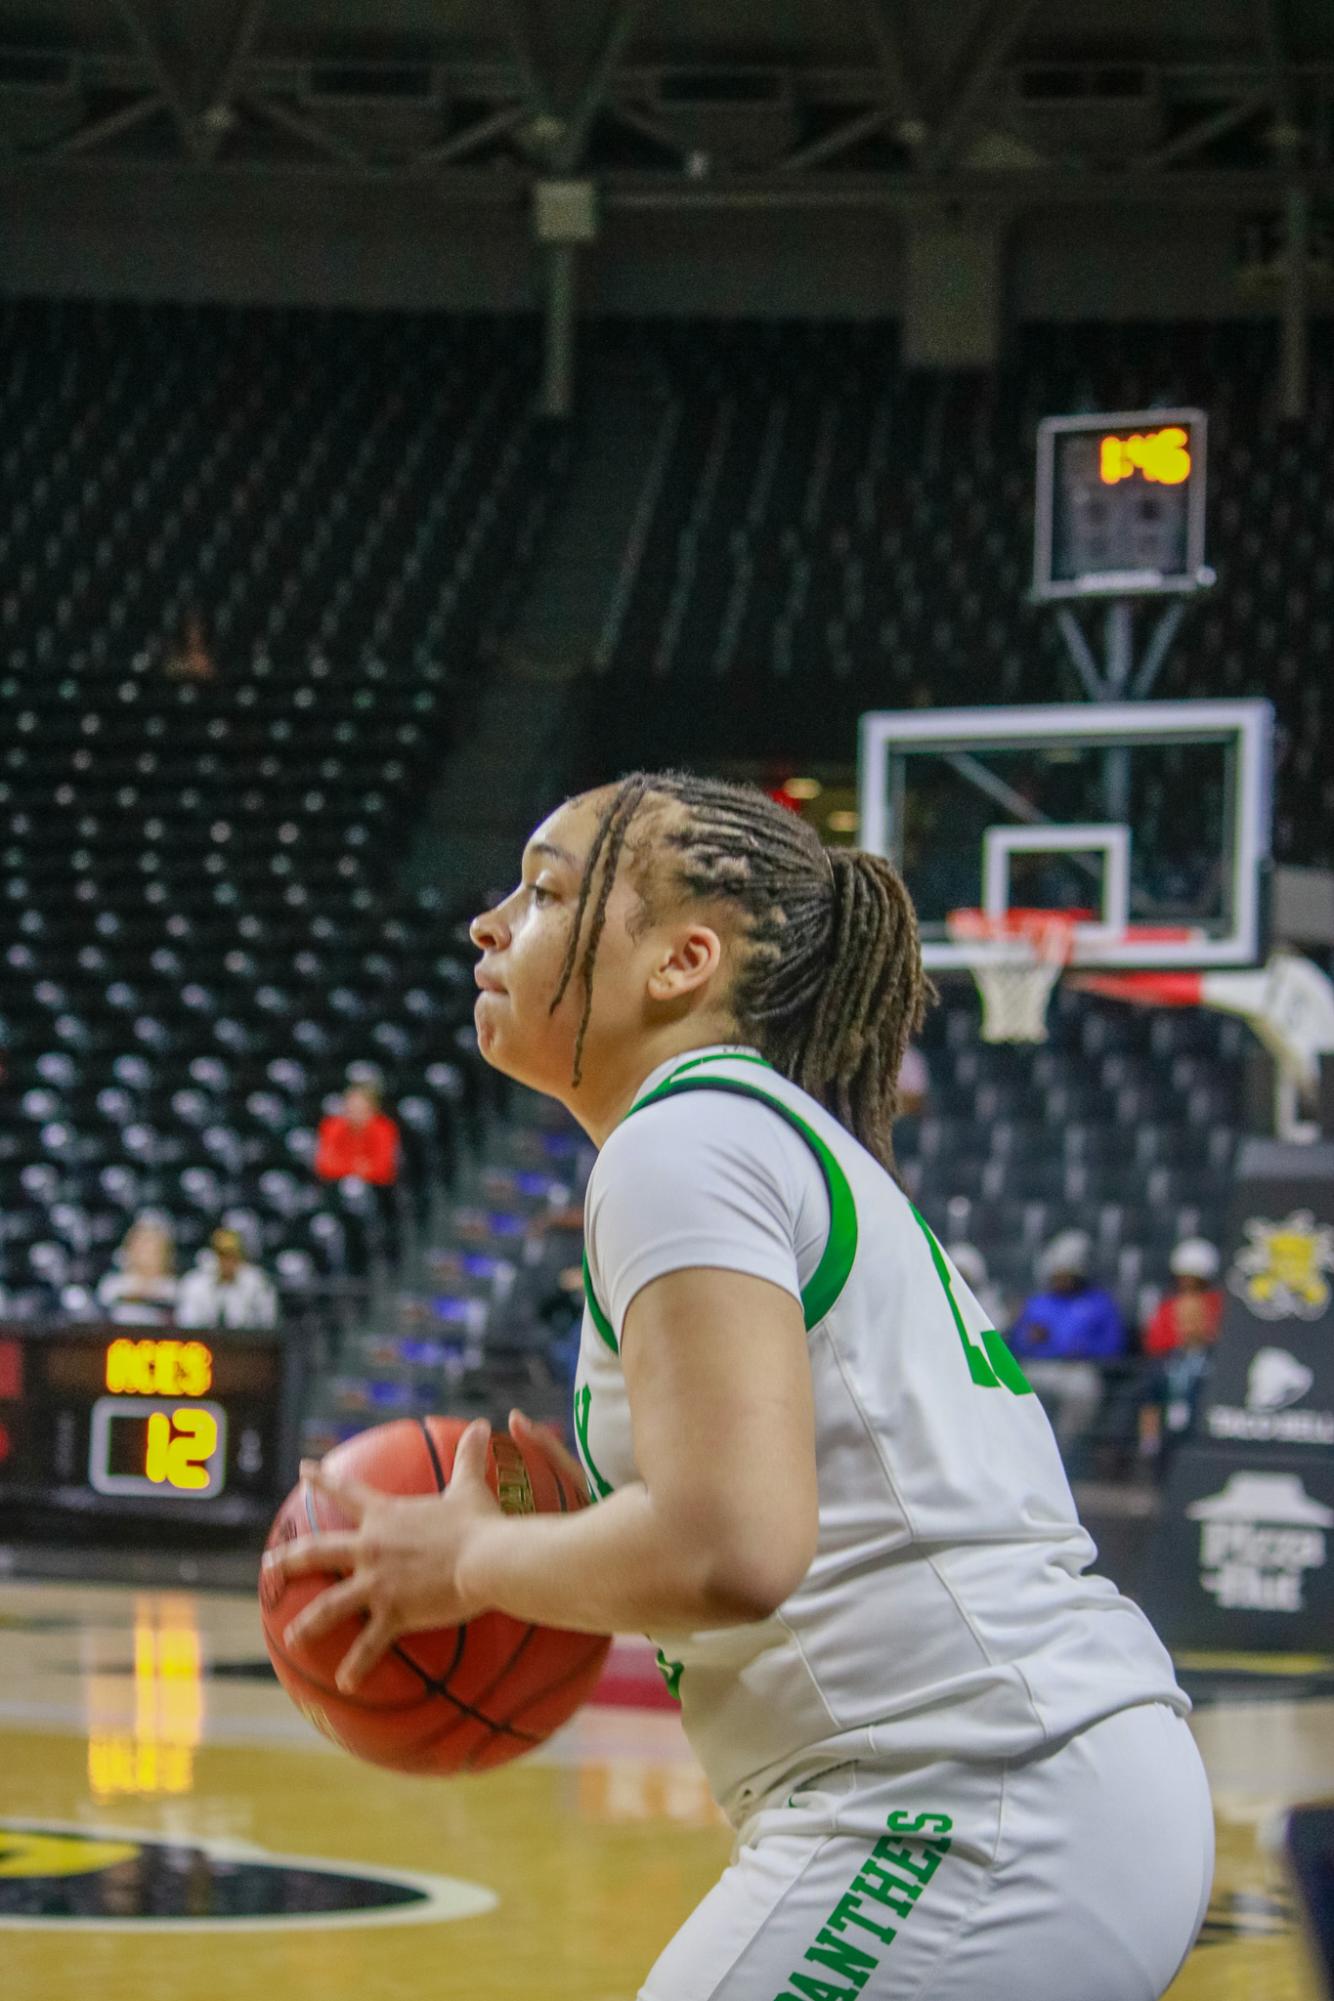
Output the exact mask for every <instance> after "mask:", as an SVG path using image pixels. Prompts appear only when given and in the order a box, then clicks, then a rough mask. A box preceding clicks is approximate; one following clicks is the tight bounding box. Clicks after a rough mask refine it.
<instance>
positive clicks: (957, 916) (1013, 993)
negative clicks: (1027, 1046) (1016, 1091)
mask: <svg viewBox="0 0 1334 2001" xmlns="http://www.w3.org/2000/svg"><path fill="white" fill-rule="evenodd" d="M949 930H950V936H951V937H952V938H956V939H958V940H959V942H960V943H961V944H967V945H970V946H975V947H976V948H977V951H976V957H975V958H973V959H971V960H970V963H969V971H970V972H971V973H972V975H973V978H974V979H975V980H976V982H977V990H978V992H979V994H980V995H981V996H982V1040H983V1041H984V1042H1045V1041H1046V1040H1047V1002H1048V1000H1049V999H1050V997H1051V991H1052V988H1053V987H1054V986H1055V985H1056V982H1057V980H1058V979H1059V978H1060V976H1061V972H1062V969H1063V968H1064V967H1065V966H1066V965H1068V964H1069V961H1070V949H1071V942H1072V938H1073V933H1074V925H1073V922H1072V921H1071V919H1069V918H1068V917H1065V916H1062V915H1060V914H1059V913H1056V912H1050V913H1049V912H1046V911H1031V912H1030V911H1025V912H1023V913H1022V914H1020V913H1019V912H1016V911H1009V912H1007V913H1006V915H1005V916H1004V917H988V916H987V915H986V913H985V912H984V911H981V910H953V911H951V912H950V916H949Z"/></svg>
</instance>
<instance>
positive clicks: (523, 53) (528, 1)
mask: <svg viewBox="0 0 1334 2001" xmlns="http://www.w3.org/2000/svg"><path fill="white" fill-rule="evenodd" d="M497 4H498V6H499V10H500V14H501V19H502V22H503V26H504V31H505V39H506V41H507V42H508V43H509V45H510V52H511V54H512V55H513V57H514V62H515V66H516V68H517V69H518V72H519V82H520V84H521V86H522V89H523V94H524V96H525V98H526V99H527V101H528V105H529V108H530V110H531V111H532V112H533V113H534V115H535V116H536V117H538V118H550V117H551V115H552V111H553V108H554V106H553V99H552V94H551V87H550V85H549V84H548V82H547V80H546V77H545V75H544V74H543V71H542V65H541V63H540V62H539V61H538V56H537V36H536V34H535V32H534V30H535V23H534V20H533V12H534V4H533V0H497Z"/></svg>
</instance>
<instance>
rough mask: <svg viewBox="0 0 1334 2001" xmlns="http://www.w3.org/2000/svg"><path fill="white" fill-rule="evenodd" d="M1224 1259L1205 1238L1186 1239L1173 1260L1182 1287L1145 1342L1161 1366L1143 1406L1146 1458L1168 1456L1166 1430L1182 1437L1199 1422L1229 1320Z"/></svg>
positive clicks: (1148, 1329)
mask: <svg viewBox="0 0 1334 2001" xmlns="http://www.w3.org/2000/svg"><path fill="white" fill-rule="evenodd" d="M1219 1263H1220V1260H1219V1256H1218V1251H1217V1249H1216V1248H1215V1246H1214V1245H1213V1244H1211V1243H1208V1242H1207V1241H1206V1240H1205V1239H1204V1238H1203V1237H1186V1238H1184V1239H1183V1240H1182V1242H1181V1243H1179V1244H1178V1245H1177V1247H1176V1249H1175V1250H1174V1251H1173V1253H1172V1256H1171V1259H1170V1260H1169V1265H1168V1269H1169V1270H1170V1271H1171V1274H1172V1276H1173V1278H1174V1279H1175V1280H1176V1290H1175V1291H1174V1292H1171V1293H1169V1294H1168V1295H1167V1297H1166V1299H1164V1300H1163V1301H1162V1302H1161V1304H1160V1305H1159V1307H1158V1308H1157V1311H1156V1312H1155V1313H1154V1314H1153V1316H1152V1317H1151V1319H1150V1320H1149V1323H1148V1325H1147V1326H1146V1327H1145V1329H1144V1333H1143V1336H1142V1342H1141V1344H1142V1346H1143V1349H1144V1352H1145V1354H1146V1355H1151V1356H1153V1357H1154V1358H1155V1359H1156V1360H1158V1361H1159V1362H1160V1364H1161V1366H1160V1367H1159V1368H1158V1369H1156V1370H1155V1371H1154V1373H1153V1377H1152V1379H1151V1381H1150V1383H1149V1386H1148V1389H1147V1391H1146V1393H1145V1397H1144V1401H1143V1402H1142V1403H1141V1404H1140V1407H1139V1449H1140V1457H1141V1458H1142V1459H1146V1460H1153V1459H1160V1458H1161V1457H1162V1454H1163V1445H1164V1432H1166V1434H1167V1436H1168V1437H1169V1438H1171V1439H1177V1438H1181V1437H1183V1436H1184V1435H1185V1434H1186V1433H1187V1432H1188V1431H1189V1430H1190V1429H1191V1426H1192V1425H1193V1424H1194V1421H1195V1411H1196V1407H1197V1405H1198V1403H1199V1396H1200V1388H1201V1385H1202V1384H1203V1381H1204V1378H1205V1375H1206V1374H1207V1372H1208V1366H1209V1354H1210V1350H1211V1349H1212V1347H1213V1345H1214V1342H1215V1341H1216V1340H1217V1339H1218V1330H1219V1327H1220V1326H1221V1325H1222V1320H1223V1294H1222V1291H1221V1289H1220V1288H1219V1287H1218V1286H1217V1285H1216V1284H1215V1283H1214V1281H1215V1280H1216V1279H1217V1277H1218V1270H1219Z"/></svg>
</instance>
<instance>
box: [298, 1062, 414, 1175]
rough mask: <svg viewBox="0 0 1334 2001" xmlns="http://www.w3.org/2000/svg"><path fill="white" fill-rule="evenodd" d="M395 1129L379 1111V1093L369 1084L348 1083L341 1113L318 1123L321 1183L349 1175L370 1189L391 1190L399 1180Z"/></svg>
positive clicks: (317, 1158)
mask: <svg viewBox="0 0 1334 2001" xmlns="http://www.w3.org/2000/svg"><path fill="white" fill-rule="evenodd" d="M398 1155H399V1146H398V1127H397V1126H396V1125H395V1123H394V1121H393V1120H392V1119H391V1118H390V1117H389V1115H388V1113H387V1112H383V1111H381V1109H380V1093H379V1090H378V1089H377V1088H376V1086H375V1085H373V1084H371V1083H370V1082H369V1081H366V1082H361V1083H350V1084H349V1085H348V1087H347V1089H346V1091H344V1093H343V1104H342V1110H341V1111H338V1112H330V1113H329V1114H328V1116H327V1117H326V1118H324V1119H321V1121H320V1130H319V1139H318V1143H317V1145H316V1149H315V1172H316V1174H318V1175H319V1177H320V1179H321V1181H344V1180H346V1179H347V1178H348V1177H349V1176H352V1177H353V1178H355V1179H356V1180H358V1181H368V1182H369V1183H370V1184H371V1186H372V1187H373V1188H392V1187H393V1185H394V1183H395V1182H396V1181H397V1179H398Z"/></svg>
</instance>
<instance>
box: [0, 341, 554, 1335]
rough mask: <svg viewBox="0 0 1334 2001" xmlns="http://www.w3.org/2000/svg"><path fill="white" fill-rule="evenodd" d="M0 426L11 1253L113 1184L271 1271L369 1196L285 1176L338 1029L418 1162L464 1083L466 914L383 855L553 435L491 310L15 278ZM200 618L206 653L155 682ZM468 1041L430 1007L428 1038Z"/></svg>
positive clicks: (351, 1248) (330, 1263)
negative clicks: (331, 311) (110, 302)
mask: <svg viewBox="0 0 1334 2001" xmlns="http://www.w3.org/2000/svg"><path fill="white" fill-rule="evenodd" d="M0 323H2V324H3V328H4V339H5V352H6V355H7V372H6V373H5V374H4V376H3V378H0V379H2V380H3V395H0V403H2V404H3V409H4V426H3V431H2V432H0V437H3V440H4V444H3V449H0V574H3V576H4V578H5V587H4V592H3V597H0V643H2V644H3V664H2V665H0V698H2V699H3V701H4V705H5V712H6V716H7V719H8V728H7V730H6V733H5V741H4V744H3V745H0V806H2V807H3V811H4V816H5V827H6V832H5V835H4V847H3V881H2V883H0V895H2V896H3V908H4V914H5V925H4V929H5V933H6V937H5V941H4V944H3V948H2V956H0V1046H3V1047H4V1048H5V1049H6V1050H7V1063H8V1068H9V1072H10V1078H11V1086H12V1090H13V1093H14V1103H13V1106H12V1112H13V1116H12V1117H11V1119H10V1120H9V1121H8V1122H7V1125H8V1129H7V1131H6V1133H5V1134H4V1135H3V1137H0V1155H2V1157H0V1218H3V1233H4V1240H5V1242H4V1272H3V1280H4V1283H5V1285H6V1287H7V1289H8V1291H9V1293H10V1295H11V1302H12V1301H13V1300H14V1299H15V1297H16V1298H17V1303H18V1304H19V1305H20V1306H23V1305H25V1304H26V1305H28V1306H30V1307H33V1308H34V1309H39V1308H40V1307H41V1306H42V1305H43V1304H50V1303H51V1301H52V1300H53V1298H55V1297H56V1296H58V1295H59V1294H60V1292H61V1291H62V1290H64V1289H65V1288H66V1287H67V1286H68V1285H70V1284H72V1283H86V1282H87V1281H88V1280H89V1279H90V1278H93V1277H95V1276H96V1275H97V1274H98V1273H100V1272H101V1271H102V1270H104V1269H105V1268H106V1264H107V1261H108V1258H109V1255H110V1250H111V1248H112V1246H113V1245H114V1244H115V1242H116V1241H117V1240H118V1239H119V1237H120V1235H121V1234H122V1233H123V1231H124V1229H125V1227H126V1223H127V1221H128V1219H129V1218H130V1216H131V1215H132V1214H133V1212H134V1211H135V1210H136V1209H137V1208H138V1207H140V1206H141V1205H143V1204H145V1203H151V1204H154V1205H157V1206H160V1207H162V1208H163V1209H165V1210H167V1211H168V1212H169V1213H170V1214H171V1216H172V1217H173V1218H174V1219H175V1221H176V1224H177V1228H178V1232H179V1235H180V1239H181V1247H182V1249H183V1250H184V1251H185V1252H186V1253H188V1252H189V1251H191V1250H192V1249H193V1248H194V1247H195V1246H196V1245H197V1244H198V1243H199V1242H200V1241H201V1240H202V1238H203V1237H204V1236H205V1235H206V1234H207V1231H208V1229H209V1228H210V1227H211V1226H212V1225H213V1224H214V1223H216V1222H217V1220H218V1219H219V1216H220V1214H221V1213H222V1212H223V1211H228V1212H232V1213H235V1212H237V1211H240V1212H241V1214H242V1215H243V1216H244V1217H246V1218H247V1219H248V1221H249V1223H250V1226H251V1234H252V1237H253V1238H254V1240H255V1242H256V1247H257V1248H260V1249H262V1251H263V1253H264V1255H265V1256H266V1257H267V1258H269V1259H271V1260H275V1261H276V1266H277V1271H278V1275H279V1277H280V1278H282V1279H285V1280H287V1281H288V1282H290V1283H291V1284H292V1285H293V1286H295V1287H300V1286H301V1285H302V1284H303V1283H307V1282H309V1281H311V1280H313V1279H314V1278H315V1277H317V1276H319V1275H320V1274H323V1275H324V1276H326V1277H328V1276H334V1277H336V1276H338V1275H339V1274H341V1273H345V1272H346V1271H348V1270H349V1269H353V1270H355V1269H356V1268H357V1267H358V1266H359V1265H361V1264H364V1261H365V1255H366V1250H367V1239H368V1236H371V1235H373V1232H374V1227H375V1224H374V1217H373V1214H372V1213H371V1212H370V1211H369V1209H364V1208H363V1207H362V1206H361V1205H359V1203H358V1202H357V1201H356V1200H351V1201H341V1202H340V1200H339V1198H338V1196H337V1193H336V1192H335V1193H332V1194H331V1193H330V1192H329V1191H327V1190H324V1189H323V1188H322V1187H321V1186H320V1184H318V1183H315V1182H314V1181H313V1180H312V1176H311V1172H310V1161H311V1155H312V1151H313V1143H314V1142H313V1128H314V1126H315V1124H316V1123H317V1121H318V1118H319V1115H320V1111H321V1108H322V1105H323V1104H324V1102H325V1101H326V1099H327V1097H328V1094H329V1093H330V1092H331V1091H333V1090H334V1089H335V1088H336V1087H337V1086H338V1085H339V1084H340V1083H341V1081H342V1077H343V1073H344V1071H345V1069H346V1066H347V1064H348V1062H349V1061H351V1060H353V1059H363V1060H370V1061H373V1062H375V1063H377V1064H378V1065H379V1066H380V1068H381V1069H382V1070H383V1071H384V1073H385V1074H386V1077H387V1079H388V1082H389V1086H390V1090H391V1093H392V1095H393V1097H394V1098H395V1099H396V1101H397V1111H398V1115H399V1118H400V1123H401V1125H402V1128H403V1132H404V1143H405V1151H406V1155H407V1165H408V1170H409V1173H408V1179H409V1181H410V1183H411V1184H412V1185H413V1186H414V1187H415V1188H417V1189H418V1190H421V1189H424V1188H425V1187H426V1186H427V1185H428V1183H429V1182H430V1180H431V1179H432V1178H433V1177H438V1175H439V1174H440V1173H441V1172H442V1171H443V1169H444V1168H445V1167H446V1166H447V1165H448V1163H449V1161H450V1159H451V1157H452V1152H453V1148H454V1144H455V1137H456V1128H457V1124H458V1119H459V1115H460V1107H461V1106H462V1109H463V1110H464V1111H465V1112H466V1110H467V1105H468V1102H469V1101H471V1102H472V1104H473V1109H474V1110H475V1109H476V1093H477V1090H478V1088H479V1085H478V1081H477V1079H476V1078H475V1077H474V1076H473V1074H472V1070H473V1067H474V1066H475V1064H476V1059H475V1056H474V1055H472V1054H471V1029H470V1027H469V1026H468V1024H469V1023H470V1020H471V1002H472V994H473V988H472V982H471V978H470V967H471V963H472V958H473V954H472V952H471V949H470V947H469V946H468V943H467V937H466V928H464V927H463V925H462V923H461V920H462V918H463V917H464V916H465V915H466V913H464V912H462V911H459V910H451V909H446V908H442V907H440V905H439V900H438V898H434V897H432V896H431V895H429V894H427V895H418V896H406V895H403V894H401V893H400V892H399V891H398V889H397V888H396V886H395V872H396V869H397V866H398V865H399V863H400V862H401V858H402V852H403V841H404V834H405V831H406V830H407V829H408V828H409V827H410V825H411V818H412V815H413V813H414V812H415V811H416V810H417V809H418V808H419V806H420V805H421V804H422V803H423V800H424V798H425V796H426V794H427V793H428V791H429V787H430V783H431V778H432V775H433V773H434V771H435V770H436V769H437V767H438V765H439V761H440V758H441V755H442V752H443V751H445V750H446V749H447V748H448V746H449V744H450V743H451V741H452V740H454V739H455V738H456V737H457V735H458V733H459V731H460V730H461V729H463V728H465V727H466V722H467V714H468V705H469V694H470V686H471V684H473V683H474V682H475V679H476V674H477V668H478V662H479V658H482V657H484V656H485V654H486V652H487V649H488V647H489V645H490V644H491V643H492V641H493V638H494V635H495V633H496V632H497V630H500V629H503V626H504V623H505V620H506V619H507V617H508V615H509V610H510V607H511V605H512V602H513V596H514V592H515V591H516V590H517V588H518V587H519V584H520V581H521V578H522V575H523V572H524V566H525V561H526V558H527V556H528V554H529V552H530V551H531V549H532V547H533V545H534V542H535V539H536V536H537V534H538V531H539V528H540V525H541V521H542V518H543V514H544V511H545V509H546V506H547V504H548V500H549V495H550V491H551V488H552V484H553V481H554V479H555V477H556V476H557V474H558V470H559V466H560V463H561V458H562V454H563V451H564V446H563V444H562V443H561V442H560V440H559V439H557V438H554V437H553V436H552V435H551V434H550V433H548V432H546V431H544V430H543V428H542V427H540V426H536V425H534V423H533V421H532V419H531V414H530V413H531V408H532V395H531V390H532V373H533V359H534V357H533V352H532V343H531V341H530V340H529V338H528V336H527V333H526V331H525V329H524V327H523V325H522V323H513V322H507V323H506V325H505V326H504V328H501V327H498V326H494V325H490V324H488V323H484V322H468V323H451V322H445V321H440V320H425V319H423V320H411V319H406V318H403V319H387V318H379V317H365V318H356V317H354V316H350V315H348V316H339V315H328V316H316V315H310V314H306V315H290V316H289V315H285V314H282V313H276V312H267V311H266V312H246V313H231V312H225V311H221V310H203V309H200V310H185V309H182V310H166V309H162V308H153V309H152V310H151V311H149V310H143V311H140V310H139V309H137V308H132V307H115V308H110V307H101V306H82V305H80V306H74V305H68V306H51V305H41V306H37V305H21V304H20V305H9V306H7V307H5V308H3V310H0ZM189 615H194V616H196V617H197V618H198V619H199V621H200V625H201V627H202V630H203V632H204V634H205V637H206V642H207V646H208V649H209V651H210V653H211V655H212V659H213V663H214V667H215V672H214V674H213V676H212V677H211V678H205V679H198V680H196V679H174V678H173V675H172V670H173V666H174V665H175V664H176V663H175V662H174V660H173V648H174V647H175V646H176V645H177V644H178V636H179V632H180V629H181V625H182V621H183V620H184V619H185V618H186V617H187V616H189ZM459 1038H461V1039H459Z"/></svg>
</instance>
